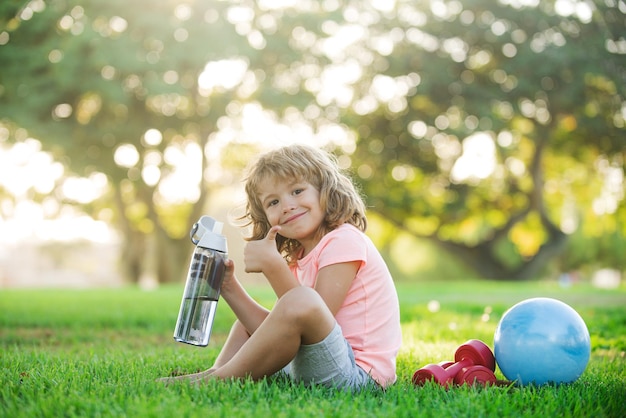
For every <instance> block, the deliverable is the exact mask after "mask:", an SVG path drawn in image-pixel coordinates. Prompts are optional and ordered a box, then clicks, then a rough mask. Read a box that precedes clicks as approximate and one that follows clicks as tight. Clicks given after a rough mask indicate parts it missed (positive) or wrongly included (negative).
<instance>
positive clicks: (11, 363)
mask: <svg viewBox="0 0 626 418" xmlns="http://www.w3.org/2000/svg"><path fill="white" fill-rule="evenodd" d="M251 293H252V294H253V295H254V297H255V298H257V299H258V300H259V301H260V302H261V303H263V304H265V305H266V306H270V305H271V303H272V300H273V299H272V296H271V291H269V290H268V289H267V288H260V287H259V288H254V289H252V291H251ZM398 293H399V295H400V302H401V312H402V323H403V332H404V345H403V349H402V351H401V353H400V355H399V358H398V374H399V381H398V383H397V384H396V385H394V386H392V387H391V388H390V389H389V390H387V391H386V392H384V393H369V392H364V393H359V394H348V393H344V392H337V391H332V390H328V389H323V388H311V389H306V388H303V387H300V386H298V385H294V384H290V383H288V382H284V381H277V380H271V381H263V382H258V383H253V382H237V383H233V382H230V383H223V382H211V383H208V384H206V385H202V386H189V385H174V386H164V385H162V384H159V383H156V382H154V379H155V378H157V377H160V376H167V375H171V374H179V373H187V372H194V371H197V370H201V369H204V368H206V367H208V366H209V365H210V364H211V363H212V360H213V359H214V358H215V356H216V355H217V353H218V350H219V347H220V346H221V344H222V343H223V341H224V339H225V336H226V333H227V331H228V328H229V325H230V323H231V322H232V320H233V316H232V313H231V312H230V311H229V309H228V306H227V305H226V304H225V303H223V302H222V303H220V306H219V308H218V313H217V317H216V324H215V326H214V334H213V337H212V339H211V343H210V344H209V346H208V347H207V348H196V347H191V346H187V345H184V344H180V343H176V342H174V341H173V339H172V332H173V329H174V323H175V321H176V315H177V314H178V307H179V303H180V296H181V294H182V285H180V286H168V287H162V288H160V289H158V290H155V291H150V292H146V291H141V290H139V289H136V288H130V287H129V288H124V289H119V290H110V289H109V290H46V289H38V290H2V291H0V312H1V315H0V352H1V354H0V367H1V368H2V374H1V375H0V376H1V377H0V379H1V381H0V417H11V418H13V417H60V416H64V417H73V416H77V417H99V416H102V417H123V416H129V417H144V416H155V417H156V416H158V417H169V416H176V417H195V416H198V417H200V416H210V417H219V416H223V417H238V416H244V417H264V416H273V417H291V416H293V417H301V416H311V417H347V416H350V417H352V416H359V417H370V416H371V417H375V416H381V417H383V416H384V417H391V416H405V417H414V416H424V417H429V416H433V417H460V416H467V417H480V416H542V417H544V416H559V417H569V416H573V417H579V416H580V417H586V416H593V417H623V416H626V354H625V353H626V289H625V288H623V287H622V288H620V289H617V290H601V289H594V288H592V287H590V286H588V285H586V284H582V283H579V284H576V285H575V286H572V287H569V288H561V287H559V286H558V284H556V283H551V282H532V283H531V282H526V283H520V284H514V283H493V282H454V283H450V282H447V283H415V284H406V283H402V284H399V285H398ZM534 296H548V297H554V298H557V299H560V300H562V301H564V302H566V303H568V304H570V306H572V307H573V308H575V309H576V310H577V311H578V312H579V314H580V315H581V316H582V317H583V318H584V319H585V322H586V324H587V327H588V328H589V332H590V334H591V344H592V354H591V360H590V362H589V364H588V366H587V369H586V370H585V372H584V373H583V375H582V376H581V377H580V378H579V379H578V380H577V381H576V382H574V383H572V384H565V385H545V386H539V387H535V386H525V387H515V386H513V387H488V388H482V387H467V386H464V387H455V388H452V389H450V390H445V389H443V388H441V387H439V386H437V385H434V384H429V385H427V386H424V387H419V388H418V387H415V386H413V385H412V384H411V376H412V374H413V372H414V371H415V370H416V369H417V368H419V367H421V366H423V365H425V364H427V363H436V362H439V361H442V360H448V359H451V358H453V355H454V351H455V349H456V347H457V346H458V345H459V344H461V343H463V342H465V341H466V340H468V339H480V340H483V341H484V342H486V343H487V344H488V345H490V346H491V347H493V333H494V331H495V328H496V326H497V324H498V321H499V318H500V317H501V315H502V314H503V313H504V311H505V310H506V309H508V308H509V307H511V306H512V305H514V304H515V303H517V302H519V301H521V300H523V299H526V298H529V297H534ZM497 375H498V377H499V378H501V379H503V378H504V377H503V376H502V374H501V373H500V372H499V371H497Z"/></svg>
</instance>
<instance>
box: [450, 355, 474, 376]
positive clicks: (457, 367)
mask: <svg viewBox="0 0 626 418" xmlns="http://www.w3.org/2000/svg"><path fill="white" fill-rule="evenodd" d="M473 365H474V362H473V361H472V360H471V359H469V358H464V359H462V360H461V361H457V362H456V363H453V364H451V365H450V366H448V367H446V368H445V371H446V374H447V375H448V376H450V379H454V377H455V376H456V375H457V374H459V372H460V371H461V370H463V369H464V368H466V367H470V366H473Z"/></svg>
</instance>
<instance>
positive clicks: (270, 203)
mask: <svg viewBox="0 0 626 418" xmlns="http://www.w3.org/2000/svg"><path fill="white" fill-rule="evenodd" d="M277 204H278V199H274V200H270V201H269V202H268V203H267V207H268V208H269V207H272V206H274V205H277Z"/></svg>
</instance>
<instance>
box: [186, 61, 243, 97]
mask: <svg viewBox="0 0 626 418" xmlns="http://www.w3.org/2000/svg"><path fill="white" fill-rule="evenodd" d="M246 71H248V63H247V62H246V61H244V60H243V59H241V58H236V59H228V60H219V61H210V62H209V63H207V64H206V66H205V67H204V70H203V71H202V73H201V74H200V76H199V77H198V91H199V93H200V94H201V95H202V96H205V97H208V96H210V95H211V93H212V92H213V90H214V89H216V88H223V89H226V90H230V89H233V88H235V87H236V86H238V85H239V84H240V83H241V81H242V80H243V78H244V76H245V74H246Z"/></svg>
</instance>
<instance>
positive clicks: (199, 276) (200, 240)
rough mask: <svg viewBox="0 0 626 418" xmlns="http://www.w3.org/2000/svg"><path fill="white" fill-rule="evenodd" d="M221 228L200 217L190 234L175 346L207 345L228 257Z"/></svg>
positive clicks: (207, 218) (208, 219) (215, 222)
mask: <svg viewBox="0 0 626 418" xmlns="http://www.w3.org/2000/svg"><path fill="white" fill-rule="evenodd" d="M222 226H223V224H222V223H221V222H217V221H215V219H213V218H211V217H210V216H203V217H201V218H200V220H199V221H198V222H197V223H195V224H194V225H193V227H192V229H191V232H190V234H189V235H190V237H191V242H192V243H194V244H195V245H196V248H195V250H194V252H193V256H192V258H191V262H190V264H189V273H188V274H187V281H186V283H185V291H184V292H183V300H182V302H181V304H180V312H179V313H178V319H177V320H176V328H175V330H174V339H175V340H176V341H178V342H181V343H186V344H192V345H196V346H202V347H206V346H207V345H208V344H209V337H210V336H211V328H212V326H213V319H214V318H215V310H216V309H217V301H218V299H219V297H220V288H221V286H222V281H223V280H224V271H225V267H224V261H225V260H226V257H227V255H226V253H227V250H226V238H225V237H224V236H223V235H221V232H222Z"/></svg>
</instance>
